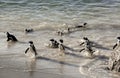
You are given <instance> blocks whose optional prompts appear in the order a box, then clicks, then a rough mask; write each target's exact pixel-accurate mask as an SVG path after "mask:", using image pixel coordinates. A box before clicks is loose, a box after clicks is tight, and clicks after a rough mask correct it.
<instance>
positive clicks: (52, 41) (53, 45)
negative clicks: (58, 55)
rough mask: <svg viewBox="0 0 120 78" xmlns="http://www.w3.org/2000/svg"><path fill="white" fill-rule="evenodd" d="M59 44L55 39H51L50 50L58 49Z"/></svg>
mask: <svg viewBox="0 0 120 78" xmlns="http://www.w3.org/2000/svg"><path fill="white" fill-rule="evenodd" d="M58 45H59V43H58V42H57V41H56V40H55V39H50V44H49V47H50V48H58Z"/></svg>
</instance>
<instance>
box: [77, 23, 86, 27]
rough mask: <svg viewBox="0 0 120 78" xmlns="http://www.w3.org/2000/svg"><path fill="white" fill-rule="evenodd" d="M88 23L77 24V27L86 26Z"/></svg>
mask: <svg viewBox="0 0 120 78" xmlns="http://www.w3.org/2000/svg"><path fill="white" fill-rule="evenodd" d="M86 25H87V23H83V25H77V26H75V28H81V27H85V26H86Z"/></svg>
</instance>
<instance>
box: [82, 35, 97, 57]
mask: <svg viewBox="0 0 120 78" xmlns="http://www.w3.org/2000/svg"><path fill="white" fill-rule="evenodd" d="M83 40H84V42H83V43H81V44H80V46H81V45H83V44H84V48H83V49H81V50H80V52H82V51H84V50H85V51H87V52H88V55H89V56H92V55H93V53H94V52H95V51H94V50H93V49H92V46H91V42H90V41H89V39H88V38H87V37H83Z"/></svg>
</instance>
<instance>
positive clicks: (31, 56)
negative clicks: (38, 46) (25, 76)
mask: <svg viewBox="0 0 120 78" xmlns="http://www.w3.org/2000/svg"><path fill="white" fill-rule="evenodd" d="M26 55H27V56H28V57H30V58H35V52H34V50H33V49H32V48H31V47H30V48H29V50H28V52H27V53H26Z"/></svg>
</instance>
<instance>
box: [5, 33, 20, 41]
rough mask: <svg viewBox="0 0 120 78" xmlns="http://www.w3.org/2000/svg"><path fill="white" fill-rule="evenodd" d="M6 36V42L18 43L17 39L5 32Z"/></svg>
mask: <svg viewBox="0 0 120 78" xmlns="http://www.w3.org/2000/svg"><path fill="white" fill-rule="evenodd" d="M6 35H7V41H14V42H16V41H18V40H17V38H16V37H15V36H14V35H12V34H10V33H9V32H7V33H6Z"/></svg>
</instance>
